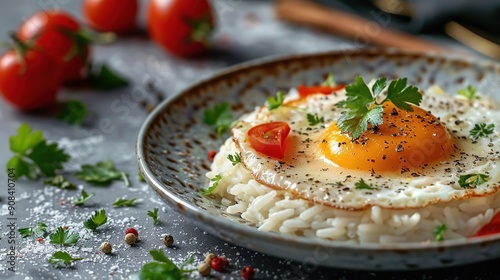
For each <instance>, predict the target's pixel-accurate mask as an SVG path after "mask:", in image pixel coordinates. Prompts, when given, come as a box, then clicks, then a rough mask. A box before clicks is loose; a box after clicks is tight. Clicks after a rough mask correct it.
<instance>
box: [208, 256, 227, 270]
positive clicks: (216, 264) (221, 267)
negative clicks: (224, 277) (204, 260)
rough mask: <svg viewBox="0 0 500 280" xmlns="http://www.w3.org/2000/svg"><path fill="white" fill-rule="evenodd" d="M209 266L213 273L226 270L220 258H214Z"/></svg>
mask: <svg viewBox="0 0 500 280" xmlns="http://www.w3.org/2000/svg"><path fill="white" fill-rule="evenodd" d="M210 266H211V267H212V268H213V269H214V270H215V271H219V272H221V271H224V269H225V268H226V262H225V261H224V260H223V259H222V258H220V257H216V258H214V259H213V260H212V261H211V262H210Z"/></svg>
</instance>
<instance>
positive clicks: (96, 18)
mask: <svg viewBox="0 0 500 280" xmlns="http://www.w3.org/2000/svg"><path fill="white" fill-rule="evenodd" d="M138 6H139V4H138V3H137V0H85V1H83V7H82V8H83V13H84V15H85V17H86V18H87V22H88V23H89V24H90V26H92V28H94V29H97V30H99V31H108V32H116V33H124V32H127V31H130V30H132V29H134V27H135V20H136V18H137V9H138Z"/></svg>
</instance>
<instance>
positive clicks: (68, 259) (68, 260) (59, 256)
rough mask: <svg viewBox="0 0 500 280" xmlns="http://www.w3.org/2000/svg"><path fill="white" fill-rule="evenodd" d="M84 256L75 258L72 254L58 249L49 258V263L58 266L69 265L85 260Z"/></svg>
mask: <svg viewBox="0 0 500 280" xmlns="http://www.w3.org/2000/svg"><path fill="white" fill-rule="evenodd" d="M83 259H84V258H75V257H72V256H71V255H70V254H68V253H66V252H63V251H57V252H55V253H54V254H52V256H51V257H50V258H49V259H48V261H49V263H50V264H52V265H54V267H56V268H61V267H67V266H70V265H71V264H72V263H73V262H76V261H80V260H83Z"/></svg>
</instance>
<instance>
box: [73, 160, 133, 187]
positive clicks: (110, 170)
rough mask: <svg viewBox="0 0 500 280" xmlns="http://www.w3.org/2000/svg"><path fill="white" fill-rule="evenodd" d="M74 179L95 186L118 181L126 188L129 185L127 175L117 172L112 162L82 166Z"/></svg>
mask: <svg viewBox="0 0 500 280" xmlns="http://www.w3.org/2000/svg"><path fill="white" fill-rule="evenodd" d="M75 177H77V178H79V179H81V180H83V181H85V182H88V183H90V184H92V185H96V186H107V185H110V184H111V182H113V181H115V180H120V179H122V180H123V181H124V182H125V185H126V186H129V185H130V183H129V181H128V177H127V174H126V173H125V172H122V171H118V170H117V169H116V167H115V164H114V163H113V161H112V160H107V161H100V162H98V163H96V164H95V165H90V164H84V165H82V170H81V171H79V172H77V173H75Z"/></svg>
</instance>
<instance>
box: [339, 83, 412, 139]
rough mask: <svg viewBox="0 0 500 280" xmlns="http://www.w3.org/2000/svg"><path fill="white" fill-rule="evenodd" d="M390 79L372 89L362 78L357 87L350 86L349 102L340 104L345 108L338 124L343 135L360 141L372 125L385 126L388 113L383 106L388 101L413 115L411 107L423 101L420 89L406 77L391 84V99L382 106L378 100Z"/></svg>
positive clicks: (348, 92)
mask: <svg viewBox="0 0 500 280" xmlns="http://www.w3.org/2000/svg"><path fill="white" fill-rule="evenodd" d="M386 80H387V79H386V78H380V79H378V80H377V81H375V84H374V85H373V86H372V88H371V90H370V89H369V88H368V86H367V85H366V83H365V81H363V78H361V77H359V76H358V77H356V80H355V82H354V83H353V84H350V85H348V86H346V88H345V89H346V95H347V99H346V100H343V101H340V102H339V103H337V104H336V106H337V107H338V108H342V109H344V111H343V112H342V113H341V115H340V117H339V119H338V121H337V126H338V127H339V128H340V130H341V131H342V132H343V133H348V134H349V135H350V136H351V138H352V139H357V138H359V137H360V136H361V134H363V133H364V132H365V131H367V130H368V125H369V124H370V125H371V126H372V127H377V126H379V125H381V124H382V123H383V119H382V115H383V112H384V107H383V106H382V104H384V103H386V102H392V103H393V104H394V105H395V106H396V107H398V108H399V109H402V110H405V111H409V112H411V111H413V108H412V107H411V106H412V105H417V106H418V105H419V104H420V102H421V101H422V95H421V94H420V93H419V92H418V88H416V87H414V86H406V82H407V79H406V78H403V79H398V80H394V81H392V82H391V83H390V84H389V87H388V88H387V96H386V97H385V99H383V100H382V102H380V103H379V102H378V101H377V97H378V96H379V95H380V94H381V93H382V91H383V90H384V89H385V88H386V87H387V82H386Z"/></svg>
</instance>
